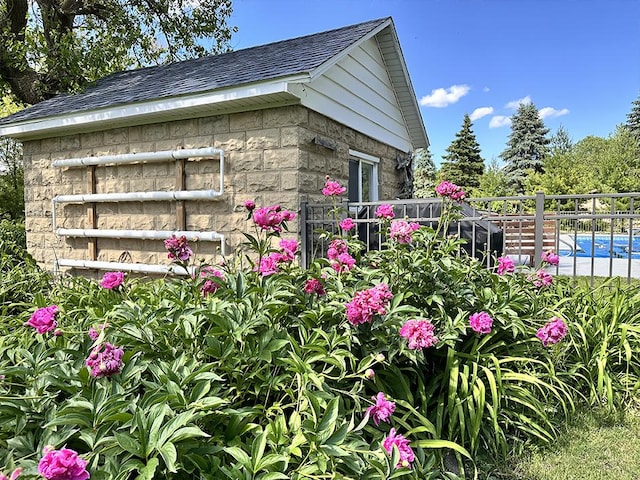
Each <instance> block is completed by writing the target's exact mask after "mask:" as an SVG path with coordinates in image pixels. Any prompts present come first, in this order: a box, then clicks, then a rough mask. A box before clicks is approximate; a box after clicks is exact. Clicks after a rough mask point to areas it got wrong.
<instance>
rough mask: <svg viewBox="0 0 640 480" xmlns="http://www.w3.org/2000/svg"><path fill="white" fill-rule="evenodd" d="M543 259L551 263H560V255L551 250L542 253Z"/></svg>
mask: <svg viewBox="0 0 640 480" xmlns="http://www.w3.org/2000/svg"><path fill="white" fill-rule="evenodd" d="M542 261H543V262H545V263H548V264H549V265H558V264H559V263H560V257H559V256H558V255H557V254H555V253H554V252H553V251H551V250H549V251H548V252H543V253H542Z"/></svg>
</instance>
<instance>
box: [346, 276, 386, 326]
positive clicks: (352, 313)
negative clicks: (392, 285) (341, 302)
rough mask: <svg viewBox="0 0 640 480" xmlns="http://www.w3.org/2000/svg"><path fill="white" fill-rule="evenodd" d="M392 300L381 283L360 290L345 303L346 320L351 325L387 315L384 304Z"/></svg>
mask: <svg viewBox="0 0 640 480" xmlns="http://www.w3.org/2000/svg"><path fill="white" fill-rule="evenodd" d="M392 298H393V294H392V293H391V290H389V286H388V285H387V284H386V283H381V284H379V285H376V286H375V287H373V288H369V289H368V290H361V291H359V292H356V293H355V294H354V295H353V300H351V301H350V302H349V303H347V304H346V305H345V306H346V309H347V320H349V322H350V323H351V324H352V325H359V324H361V323H368V322H371V320H372V319H373V316H374V315H376V314H378V315H384V314H385V313H387V310H386V308H385V307H386V304H387V303H388V301H389V300H391V299H392Z"/></svg>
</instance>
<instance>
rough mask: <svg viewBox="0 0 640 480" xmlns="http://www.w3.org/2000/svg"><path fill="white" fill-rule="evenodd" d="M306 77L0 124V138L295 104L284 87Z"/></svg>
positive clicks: (98, 128) (30, 138)
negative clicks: (251, 105) (252, 106)
mask: <svg viewBox="0 0 640 480" xmlns="http://www.w3.org/2000/svg"><path fill="white" fill-rule="evenodd" d="M308 78H309V76H308V75H306V74H303V75H296V76H291V77H287V78H280V79H277V80H275V81H274V80H271V81H268V82H260V83H256V84H248V85H241V86H237V87H232V88H225V89H220V90H214V91H210V92H203V93H198V94H194V95H184V96H180V97H168V98H161V99H156V100H153V101H147V102H138V103H129V104H123V105H118V106H111V107H107V108H101V109H96V110H87V111H81V112H73V113H69V114H66V115H59V116H53V117H45V118H39V119H37V120H25V121H17V122H14V123H8V124H5V125H1V126H0V137H12V138H15V139H17V140H33V139H38V138H46V137H52V136H56V135H68V134H71V133H79V132H87V131H95V130H100V129H104V128H118V127H121V126H130V125H134V124H146V123H155V122H161V121H163V120H175V119H178V118H180V117H185V118H186V117H188V116H193V115H194V114H195V116H205V115H214V114H218V113H219V112H221V111H232V110H234V106H235V108H236V109H242V108H240V107H239V104H242V105H244V107H243V108H246V104H247V102H252V101H257V100H258V99H261V100H262V101H263V103H265V102H266V103H269V101H270V100H271V102H272V103H281V104H282V103H287V102H288V103H297V102H298V101H299V99H298V98H297V97H295V96H294V95H292V94H291V93H290V92H289V91H288V89H287V84H288V83H289V82H298V83H299V82H304V81H308Z"/></svg>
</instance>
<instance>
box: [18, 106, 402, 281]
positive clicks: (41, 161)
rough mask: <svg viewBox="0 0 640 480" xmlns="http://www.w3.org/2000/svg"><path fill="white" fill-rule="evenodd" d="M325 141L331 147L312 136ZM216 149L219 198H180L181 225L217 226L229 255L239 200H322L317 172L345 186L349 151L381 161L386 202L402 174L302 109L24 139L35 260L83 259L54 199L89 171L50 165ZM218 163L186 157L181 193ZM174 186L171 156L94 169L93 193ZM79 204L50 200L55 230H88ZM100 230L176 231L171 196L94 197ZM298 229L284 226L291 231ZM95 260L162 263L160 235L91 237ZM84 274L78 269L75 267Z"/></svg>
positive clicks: (199, 248)
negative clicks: (140, 199) (221, 174)
mask: <svg viewBox="0 0 640 480" xmlns="http://www.w3.org/2000/svg"><path fill="white" fill-rule="evenodd" d="M317 136H321V137H322V138H326V139H329V140H330V141H331V142H332V145H333V146H335V148H327V147H323V146H320V145H318V144H316V143H315V142H314V138H315V137H317ZM211 146H213V147H215V148H219V149H222V150H223V151H224V156H225V158H224V194H223V196H222V197H220V198H218V199H215V200H206V201H187V202H184V203H185V212H186V225H185V227H186V229H187V230H198V231H217V232H219V233H222V234H224V235H225V237H226V242H225V250H226V252H227V254H229V253H231V252H232V251H233V249H234V248H235V247H237V246H238V245H239V244H240V243H241V242H242V241H243V240H244V236H243V235H242V232H244V231H250V227H251V225H250V224H249V223H248V222H247V221H246V211H245V209H244V207H243V206H242V203H243V201H244V200H248V199H251V200H254V201H255V202H256V204H258V205H271V204H280V205H282V207H283V208H287V209H291V210H294V211H296V212H297V211H298V209H299V205H300V202H301V201H303V200H307V201H308V200H311V201H315V200H320V199H321V198H322V195H321V193H320V190H321V189H322V186H323V185H324V181H325V176H326V175H330V176H331V177H332V178H335V179H337V180H339V181H340V182H342V183H343V184H345V185H346V184H347V181H348V159H349V155H348V151H349V149H354V150H358V151H362V152H364V153H368V154H370V155H374V156H376V157H379V158H380V159H381V160H380V166H379V177H380V198H394V197H395V196H396V195H397V192H398V189H399V182H400V175H399V174H398V172H397V171H396V169H395V157H396V154H397V153H398V152H397V151H396V150H395V149H393V148H390V147H388V146H387V145H384V144H382V143H380V142H377V141H375V140H373V139H371V138H369V137H366V136H364V135H361V134H359V133H358V132H356V131H354V130H353V129H351V128H349V127H346V126H344V125H342V124H340V123H338V122H335V121H333V120H330V119H328V118H327V117H324V116H322V115H320V114H318V113H316V112H313V111H310V110H308V109H306V108H304V107H301V106H288V107H278V108H272V109H265V110H256V111H249V112H241V113H232V114H225V115H216V116H210V117H204V118H197V119H188V120H178V121H172V122H167V123H157V124H150V125H141V126H133V127H126V128H117V129H111V130H104V131H96V132H89V133H81V134H77V135H69V136H64V137H56V138H46V139H41V140H32V141H27V142H25V144H24V161H25V204H26V228H27V243H28V249H29V251H30V252H31V254H32V255H33V256H34V257H35V258H36V260H37V261H38V262H39V264H40V265H41V266H43V267H44V268H46V269H48V270H51V269H52V268H53V266H54V261H55V259H56V258H69V259H78V260H91V259H92V258H90V250H89V248H88V245H89V240H88V239H86V238H71V237H57V236H56V235H55V233H54V232H53V226H52V213H53V211H52V210H53V209H52V203H51V200H52V198H53V197H54V196H56V195H67V194H82V193H90V192H89V190H88V189H89V188H90V187H89V183H88V180H87V175H88V174H87V170H88V167H73V168H54V167H52V166H51V163H52V162H53V161H54V160H58V159H69V158H77V157H86V156H103V155H116V154H123V153H136V152H150V151H151V152H153V151H162V150H176V149H182V148H184V149H191V148H202V147H211ZM218 185H219V162H218V161H217V160H215V159H193V160H188V161H187V162H186V163H185V187H186V189H188V190H201V189H210V188H213V189H217V188H218ZM175 187H176V165H175V161H167V162H163V163H140V164H130V165H99V166H96V167H95V188H96V193H108V192H131V191H155V190H160V191H171V190H174V189H175ZM88 208H89V206H88V205H86V204H58V205H57V206H56V212H55V213H56V219H57V226H58V227H62V228H91V226H90V225H88V212H87V210H88ZM95 213H96V219H97V220H96V221H97V227H98V228H104V229H125V230H127V229H131V230H177V229H180V227H179V225H177V223H176V218H177V215H176V203H175V202H164V201H162V202H160V201H153V202H152V201H149V202H118V203H96V204H95ZM298 231H299V224H298V222H297V220H296V221H294V222H292V223H291V224H290V232H291V235H295V234H296V232H298ZM194 250H196V253H197V254H198V256H199V257H202V258H204V259H206V260H207V261H211V262H216V261H219V260H220V257H219V253H220V244H219V243H216V242H204V241H203V242H199V243H198V245H196V246H195V248H194ZM96 259H97V260H101V261H122V260H124V261H129V262H139V263H151V264H168V263H169V261H168V259H167V258H166V252H165V250H164V247H163V245H162V241H147V240H145V241H143V240H135V239H102V238H100V239H98V240H97V257H96ZM83 273H85V272H83Z"/></svg>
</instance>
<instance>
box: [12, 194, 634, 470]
mask: <svg viewBox="0 0 640 480" xmlns="http://www.w3.org/2000/svg"><path fill="white" fill-rule="evenodd" d="M449 207H450V210H449V214H448V215H450V216H451V217H450V218H454V217H455V213H456V212H455V210H456V209H455V204H454V203H451V204H449ZM249 213H250V215H251V212H249ZM253 213H254V215H258V214H259V215H258V216H257V217H254V218H257V219H258V220H259V221H257V222H256V223H258V224H261V225H263V228H262V229H259V228H256V235H253V236H248V237H247V248H248V249H249V253H250V254H249V255H248V256H242V258H238V259H227V262H226V265H225V266H217V267H215V268H216V269H217V270H219V271H220V272H221V273H219V274H214V273H213V272H212V271H211V270H210V268H211V267H209V266H204V265H200V266H198V268H197V270H196V272H195V275H194V276H193V277H192V278H183V279H168V280H166V281H161V280H156V281H147V282H143V281H141V280H132V279H126V280H125V281H124V283H123V284H122V285H120V286H115V287H114V288H104V287H102V286H100V285H99V284H98V283H97V282H95V281H91V280H86V279H82V278H65V279H62V280H60V281H58V282H57V283H56V284H55V285H54V286H53V288H52V289H51V290H50V291H49V290H47V289H46V288H40V289H36V290H35V291H32V292H31V293H30V295H31V296H32V298H33V305H32V306H31V307H30V308H29V309H22V310H20V311H17V312H16V313H15V314H12V315H6V316H4V317H3V318H2V321H1V322H0V325H1V326H2V329H3V330H2V336H1V337H0V373H2V375H4V380H3V381H2V382H0V465H4V466H5V471H8V470H10V469H11V468H13V467H14V466H20V467H23V468H24V473H23V475H25V476H26V478H29V477H35V476H36V475H37V465H38V461H39V459H40V457H41V453H42V452H43V449H44V448H45V447H46V446H51V447H53V448H56V449H59V448H62V447H64V446H66V447H67V448H70V449H73V450H75V451H77V452H79V453H80V454H81V456H82V457H83V458H85V459H86V460H87V462H88V464H87V469H88V470H89V471H90V472H91V478H92V479H94V480H95V479H116V480H128V479H134V478H135V479H153V478H158V479H159V478H163V479H183V478H189V479H203V480H208V479H219V478H229V479H245V478H246V479H263V480H270V479H280V478H282V479H285V478H289V479H294V480H297V479H305V478H352V479H382V478H396V477H401V476H403V477H408V478H442V477H443V476H444V475H446V478H455V475H454V474H453V473H445V470H446V468H445V466H444V465H445V463H446V465H447V466H449V467H451V468H452V469H454V470H455V468H453V467H452V466H451V464H450V462H449V460H451V459H452V458H453V459H454V463H455V459H456V458H457V459H458V462H457V463H458V466H459V467H462V466H465V467H467V468H470V469H471V470H473V468H474V466H473V460H475V459H481V458H491V457H493V458H499V457H504V456H505V455H506V454H507V453H509V452H511V451H513V449H517V448H519V446H521V445H523V444H525V443H526V442H531V441H535V442H543V443H544V442H550V441H552V440H553V439H554V436H555V432H556V428H555V422H556V421H557V418H558V417H559V416H560V417H562V416H566V415H567V414H568V413H569V412H570V411H571V409H572V407H573V401H574V398H575V397H576V396H577V395H579V394H580V393H581V392H582V393H584V392H585V391H587V390H585V384H586V383H588V382H589V381H591V380H592V378H591V377H590V374H589V373H588V371H589V369H588V368H586V367H583V366H580V367H578V368H574V366H573V365H572V363H571V361H570V358H571V356H575V355H578V354H579V353H578V352H582V353H584V352H583V350H582V347H580V348H578V345H579V343H578V342H577V340H576V339H577V338H581V337H582V333H581V331H582V330H581V329H585V328H586V329H588V330H590V329H591V328H592V327H591V325H587V324H586V323H585V324H584V326H582V327H578V326H577V322H578V321H580V318H576V317H574V316H571V308H570V306H571V304H570V300H569V299H567V298H566V297H565V295H566V293H567V292H568V291H570V290H569V289H570V286H569V284H568V283H567V284H565V283H563V282H561V281H559V280H556V282H555V283H554V284H552V285H549V286H545V287H540V288H538V287H536V286H534V284H533V282H532V281H531V279H530V278H529V277H528V274H527V272H524V273H518V272H516V273H513V274H507V275H497V274H496V273H495V272H494V271H491V270H487V269H485V268H484V267H483V266H482V265H481V264H480V263H479V262H477V261H476V260H474V259H471V258H469V257H466V256H464V255H462V256H461V255H459V254H458V251H459V243H458V241H456V240H453V239H451V238H448V237H443V236H442V235H440V234H439V232H438V231H433V230H431V229H429V228H426V227H422V228H420V229H418V230H415V231H412V232H411V235H410V242H408V243H403V242H404V240H406V238H405V239H403V241H398V237H395V238H394V237H393V235H390V230H389V228H390V223H389V221H388V220H384V219H383V220H381V222H380V228H381V229H382V231H383V234H384V235H385V236H386V237H387V239H388V241H387V242H386V243H385V244H384V245H383V248H382V250H380V251H378V252H370V253H368V254H364V255H363V254H362V250H361V248H360V247H361V245H360V244H359V242H358V241H357V240H355V239H353V238H351V237H349V236H348V235H345V236H344V237H341V238H340V239H339V240H340V242H339V243H336V244H335V247H336V248H334V251H332V252H331V253H330V254H329V257H330V258H328V259H318V260H316V261H314V263H313V264H312V266H311V267H310V268H309V269H308V270H302V269H300V268H299V267H297V266H295V265H294V264H293V262H292V261H291V260H292V258H293V253H292V252H293V250H294V248H293V243H291V242H289V243H286V242H285V243H280V244H278V243H275V242H277V241H278V240H279V236H280V233H281V231H280V230H281V229H283V228H285V227H286V220H287V217H286V216H283V215H284V213H283V211H282V210H280V209H276V208H271V209H266V210H258V211H255V212H253ZM334 213H335V214H336V215H337V214H338V213H339V211H338V210H337V209H336V210H335V211H334ZM288 218H289V219H290V216H289V217H288ZM445 224H446V222H445ZM445 224H443V225H441V228H443V227H445V226H446V225H445ZM265 227H266V228H265ZM411 229H412V230H413V227H411ZM445 231H446V229H445ZM296 247H297V244H296ZM338 250H340V251H341V252H342V256H340V255H338ZM169 251H170V253H171V255H173V256H174V257H176V258H174V260H175V261H176V263H178V264H180V265H181V266H182V267H185V268H188V267H190V265H189V264H188V260H186V259H184V260H180V258H181V257H182V258H186V257H188V256H189V255H188V253H189V250H188V247H187V245H186V244H185V243H184V241H183V240H181V239H172V240H171V241H170V243H169ZM352 261H353V262H356V264H355V265H353V266H352V265H351V264H352V263H353V262H352ZM237 265H248V268H236V266H237ZM310 280H313V282H314V283H308V282H309V281H310ZM116 283H117V282H116ZM387 285H388V286H389V288H388V289H387V287H386V286H387ZM203 290H204V291H205V292H207V294H204V293H203ZM389 291H390V293H388V292H389ZM51 305H56V306H57V309H58V312H57V313H56V314H55V317H47V319H48V320H52V319H55V322H56V324H55V325H53V324H52V323H49V324H47V325H46V329H47V330H48V331H46V332H44V333H42V334H34V330H33V329H32V328H31V327H29V326H25V324H26V323H27V322H31V323H34V322H35V321H34V320H30V318H31V316H32V315H33V313H34V310H35V307H36V306H37V307H45V306H51ZM54 310H55V309H54ZM54 310H51V312H52V311H54ZM39 312H41V311H39ZM480 312H485V313H486V314H488V315H489V316H490V317H491V318H492V321H493V324H492V326H491V327H490V328H488V329H484V330H482V329H483V328H484V327H482V328H480V327H472V326H471V324H470V317H471V315H472V314H474V313H480ZM555 316H559V317H561V316H564V318H565V319H566V320H568V324H569V337H570V338H571V342H564V343H563V342H561V343H558V344H553V345H550V346H548V347H544V346H543V345H542V343H541V341H540V340H539V339H538V338H536V332H537V331H538V329H540V328H541V327H543V325H544V324H545V323H546V322H547V321H548V320H549V319H550V318H552V317H555ZM34 318H35V317H34ZM38 318H39V317H38ZM414 320H419V322H417V323H411V321H414ZM422 320H428V322H426V321H422ZM631 320H632V319H631V318H629V321H631ZM407 322H409V324H407ZM405 325H419V326H420V328H421V329H422V330H420V331H421V332H422V336H421V337H412V336H411V335H410V334H409V333H407V332H408V327H405ZM581 325H582V324H581ZM485 327H486V325H485ZM416 328H417V327H416ZM474 328H476V330H481V331H483V332H484V333H478V332H477V331H475V330H474ZM634 328H636V327H634ZM406 329H407V330H406ZM430 329H431V330H430ZM401 330H402V331H403V332H404V333H403V334H402V335H400V333H401ZM631 330H632V329H630V328H629V327H625V332H630V331H631ZM89 332H90V333H91V334H92V337H90V336H89V335H88V333H89ZM590 335H591V332H590V333H589V334H588V335H587V334H585V337H586V338H590ZM405 336H409V337H410V338H411V339H413V340H414V341H416V342H417V344H416V345H413V344H409V343H408V341H407V338H404V337H405ZM596 337H597V335H596V334H595V333H594V342H596V341H597V339H596ZM436 338H437V340H436ZM625 338H627V339H628V338H629V334H628V333H627V334H626V336H625ZM556 340H558V339H556ZM420 342H422V343H420ZM107 344H108V345H107ZM618 344H619V345H621V347H619V351H620V352H622V353H624V352H626V350H625V348H626V347H625V342H624V341H621V340H620V339H618ZM420 345H422V347H423V348H421V349H420V348H410V346H420ZM589 345H592V344H589ZM629 346H630V348H636V347H635V344H633V345H632V344H629ZM586 348H587V346H586V344H585V347H584V349H585V350H586ZM107 350H108V351H109V352H110V355H112V357H107V356H106V354H105V356H102V357H101V355H103V353H104V352H105V351H107ZM120 351H121V354H122V358H121V360H122V366H120V364H119V362H120V358H119V355H120V353H119V352H120ZM636 351H637V350H636ZM582 353H581V354H582ZM622 353H621V354H622ZM625 355H626V353H625ZM625 358H626V357H625ZM101 359H102V361H100V360H101ZM87 360H89V364H90V367H91V371H90V370H89V369H88V368H87ZM601 363H602V362H601ZM583 364H584V365H587V364H588V365H591V364H590V363H588V362H587V361H586V360H585V361H584V362H583ZM583 364H581V365H583ZM632 374H633V375H636V372H635V371H630V372H629V377H628V378H626V379H624V380H620V382H618V381H616V382H613V381H612V382H611V386H612V388H614V389H616V388H618V387H619V386H628V385H630V384H629V382H630V381H631V380H630V379H631V378H632ZM96 375H97V376H96ZM636 378H637V375H636ZM605 383H606V382H605ZM596 391H598V390H596ZM630 391H632V389H631V390H630ZM380 393H382V394H383V395H384V398H385V399H386V401H392V402H394V403H395V410H394V411H393V412H391V411H390V410H389V407H388V404H387V406H385V407H384V408H386V409H387V410H384V409H383V408H382V407H381V409H380V410H376V409H373V410H371V407H373V405H374V402H376V398H377V397H378V395H379V394H380ZM372 397H374V398H373V399H372ZM376 422H377V423H379V425H378V424H377V423H376ZM391 429H394V430H393V431H394V432H396V433H398V434H401V435H403V436H404V437H405V438H406V439H407V440H408V442H410V445H411V447H412V448H413V452H414V453H415V458H413V459H409V457H408V453H407V450H406V446H405V445H404V444H403V443H402V442H401V441H400V442H399V443H398V445H399V447H398V448H394V449H391V454H388V453H387V451H386V450H385V448H383V445H384V444H385V439H387V442H388V441H389V440H388V439H389V437H390V435H391V433H392V430H391ZM400 447H402V448H400ZM403 460H405V463H404V464H403ZM406 465H410V466H411V468H410V469H409V468H404V466H406Z"/></svg>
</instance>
